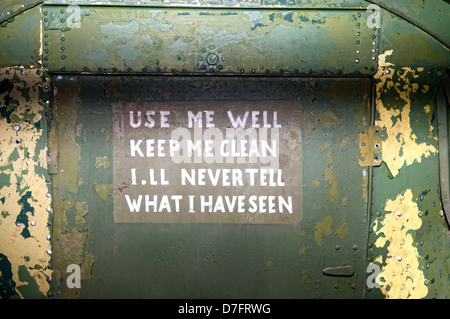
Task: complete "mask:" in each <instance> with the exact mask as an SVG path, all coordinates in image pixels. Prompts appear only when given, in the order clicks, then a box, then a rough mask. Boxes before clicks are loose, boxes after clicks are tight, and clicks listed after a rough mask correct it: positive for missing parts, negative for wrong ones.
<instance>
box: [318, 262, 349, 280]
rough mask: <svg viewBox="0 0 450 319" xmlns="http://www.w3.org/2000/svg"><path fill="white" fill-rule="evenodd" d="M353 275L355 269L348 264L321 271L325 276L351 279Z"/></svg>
mask: <svg viewBox="0 0 450 319" xmlns="http://www.w3.org/2000/svg"><path fill="white" fill-rule="evenodd" d="M354 273H355V269H354V268H353V266H352V265H350V264H344V265H342V266H337V267H327V268H325V269H324V270H323V274H324V275H326V276H336V277H351V276H353V274H354Z"/></svg>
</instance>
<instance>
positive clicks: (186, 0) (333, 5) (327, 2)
mask: <svg viewBox="0 0 450 319" xmlns="http://www.w3.org/2000/svg"><path fill="white" fill-rule="evenodd" d="M45 4H52V5H94V6H95V5H101V6H130V7H133V6H143V7H146V6H153V7H207V8H210V9H211V8H223V7H226V8H232V7H235V8H274V7H276V8H302V9H312V8H314V9H339V8H346V9H350V8H351V9H360V8H361V7H367V5H368V2H367V1H363V0H244V1H236V0H199V1H192V0H164V1H160V0H46V1H45Z"/></svg>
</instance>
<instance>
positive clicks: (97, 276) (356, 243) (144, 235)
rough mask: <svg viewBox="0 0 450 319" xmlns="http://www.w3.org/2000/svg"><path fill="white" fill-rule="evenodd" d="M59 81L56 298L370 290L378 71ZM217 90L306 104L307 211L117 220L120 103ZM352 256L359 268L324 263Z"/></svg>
mask: <svg viewBox="0 0 450 319" xmlns="http://www.w3.org/2000/svg"><path fill="white" fill-rule="evenodd" d="M52 80H53V82H52V83H53V90H54V92H56V95H55V99H54V103H55V104H54V114H53V119H54V121H58V127H59V130H58V139H59V148H60V149H59V172H58V173H57V174H56V175H54V178H53V186H54V198H53V199H54V210H55V221H54V227H53V230H54V235H53V236H54V256H55V264H54V269H55V295H56V297H61V298H62V297H64V298H70V297H81V298H90V297H96V298H98V297H101V298H112V297H123V298H144V297H145V298H300V297H303V298H343V297H354V298H362V297H364V291H365V270H366V255H365V251H366V250H365V247H366V244H367V238H366V237H367V232H366V231H367V224H366V223H367V218H366V214H367V190H368V188H367V187H368V171H367V168H364V167H360V166H359V162H358V159H359V146H358V141H359V133H360V131H361V130H363V129H367V125H368V123H369V117H370V112H369V105H370V103H369V99H370V80H369V79H364V78H360V79H358V78H356V79H345V80H335V79H328V78H303V79H299V78H296V79H295V78H238V77H209V78H202V77H181V78H179V77H170V78H169V77H99V76H89V77H83V76H54V77H53V79H52ZM211 99H218V100H229V101H232V100H243V99H246V100H267V99H271V100H292V99H294V100H298V101H299V102H300V103H301V104H302V107H303V120H302V122H301V123H298V125H299V127H300V128H301V130H302V134H303V139H302V152H303V163H302V165H303V171H302V174H303V182H302V185H303V186H302V187H303V193H304V195H303V203H304V204H303V219H302V220H301V222H300V223H298V224H295V225H246V224H220V223H213V224H174V223H171V224H165V223H160V224H115V223H114V216H113V196H116V195H115V194H116V192H117V191H118V190H119V189H120V185H114V184H113V169H114V165H113V161H112V159H113V138H114V136H113V130H112V119H113V118H112V104H113V103H116V102H119V101H125V102H126V101H129V102H135V103H142V104H143V105H144V104H145V103H146V102H149V101H167V100H170V101H183V100H192V101H198V102H199V103H201V101H204V100H211ZM291 138H293V142H294V143H300V141H297V142H296V141H295V138H296V136H292V137H291ZM77 203H79V204H78V205H77ZM77 216H78V217H77ZM79 216H82V218H79ZM63 251H66V252H68V251H70V254H67V253H66V254H65V255H64V254H62V252H63ZM57 256H59V257H58V259H56V257H57ZM72 263H75V264H80V265H81V268H82V284H81V289H78V290H77V289H68V288H66V282H65V278H67V273H66V272H65V271H66V267H67V265H68V264H72ZM347 263H348V264H351V265H352V267H353V269H354V271H355V273H354V275H353V276H350V277H340V276H338V277H335V276H328V275H325V274H324V273H323V272H322V271H323V269H325V268H329V267H340V266H342V265H345V264H347ZM83 269H84V270H83ZM319 286H320V287H321V288H320V289H317V287H319Z"/></svg>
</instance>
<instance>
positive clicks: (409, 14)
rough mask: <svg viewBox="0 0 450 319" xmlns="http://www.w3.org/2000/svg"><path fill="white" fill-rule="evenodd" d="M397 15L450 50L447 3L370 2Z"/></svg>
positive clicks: (449, 21)
mask: <svg viewBox="0 0 450 319" xmlns="http://www.w3.org/2000/svg"><path fill="white" fill-rule="evenodd" d="M370 2H372V3H374V4H376V5H378V6H380V7H381V8H383V9H384V10H387V11H389V12H392V13H394V14H395V15H398V16H399V17H401V18H402V19H404V20H406V21H408V22H410V23H411V24H413V25H414V26H416V27H417V28H420V29H422V30H423V31H425V32H426V33H428V34H429V35H431V36H432V37H434V38H435V39H437V40H438V41H439V42H441V43H442V44H443V45H444V46H446V47H447V48H450V32H446V31H445V30H448V29H449V28H450V3H449V2H448V1H408V0H395V1H390V0H371V1H370Z"/></svg>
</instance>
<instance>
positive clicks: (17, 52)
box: [0, 7, 42, 69]
mask: <svg viewBox="0 0 450 319" xmlns="http://www.w3.org/2000/svg"><path fill="white" fill-rule="evenodd" d="M9 21H10V22H3V23H2V24H1V26H0V67H22V68H27V69H29V68H39V67H40V62H41V58H42V57H41V39H40V34H41V31H40V30H41V12H40V8H39V7H35V8H33V9H30V10H28V11H26V12H23V13H21V14H18V15H16V16H15V17H14V18H12V19H10V20H9Z"/></svg>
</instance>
